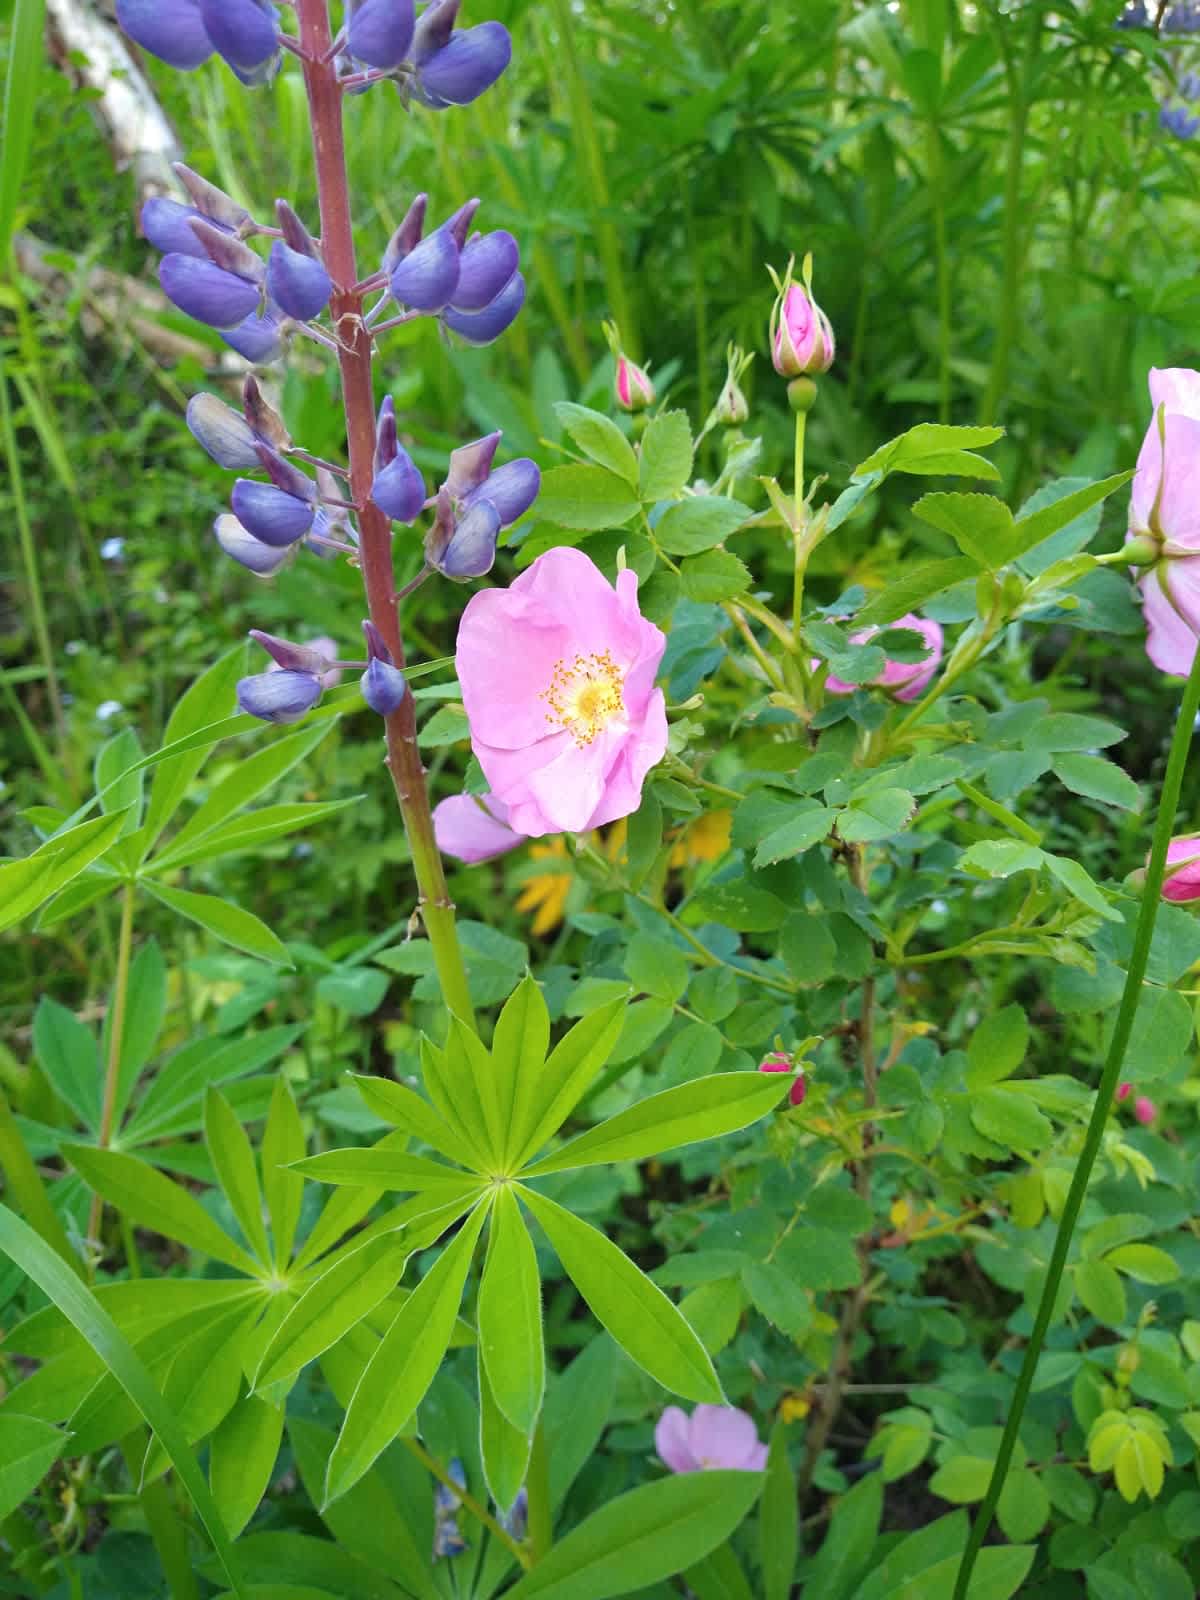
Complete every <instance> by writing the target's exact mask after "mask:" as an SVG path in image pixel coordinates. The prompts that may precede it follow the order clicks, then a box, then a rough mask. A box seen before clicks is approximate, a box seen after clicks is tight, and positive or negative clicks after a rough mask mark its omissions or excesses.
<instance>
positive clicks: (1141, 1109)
mask: <svg viewBox="0 0 1200 1600" xmlns="http://www.w3.org/2000/svg"><path fill="white" fill-rule="evenodd" d="M1133 1114H1134V1116H1135V1117H1136V1118H1137V1120H1138V1121H1139V1122H1140V1123H1141V1124H1142V1127H1143V1128H1145V1127H1148V1126H1149V1125H1150V1123H1152V1122H1153V1121H1154V1119H1155V1117H1157V1115H1158V1107H1157V1106H1156V1105H1155V1104H1154V1101H1153V1100H1151V1099H1150V1097H1149V1095H1145V1094H1140V1095H1138V1097H1137V1099H1136V1100H1135V1101H1134V1102H1133Z"/></svg>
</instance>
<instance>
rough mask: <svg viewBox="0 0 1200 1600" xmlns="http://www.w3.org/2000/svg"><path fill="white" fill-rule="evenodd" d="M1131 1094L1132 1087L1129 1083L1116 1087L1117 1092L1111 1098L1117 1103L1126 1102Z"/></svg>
mask: <svg viewBox="0 0 1200 1600" xmlns="http://www.w3.org/2000/svg"><path fill="white" fill-rule="evenodd" d="M1132 1093H1133V1085H1132V1084H1131V1083H1122V1084H1119V1085H1118V1086H1117V1092H1116V1094H1115V1095H1114V1096H1113V1099H1114V1100H1117V1101H1121V1100H1128V1099H1129V1096H1130V1095H1131V1094H1132Z"/></svg>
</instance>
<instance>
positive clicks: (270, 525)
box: [230, 445, 316, 547]
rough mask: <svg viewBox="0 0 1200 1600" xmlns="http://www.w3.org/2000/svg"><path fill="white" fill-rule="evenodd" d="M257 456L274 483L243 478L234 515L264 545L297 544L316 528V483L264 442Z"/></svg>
mask: <svg viewBox="0 0 1200 1600" xmlns="http://www.w3.org/2000/svg"><path fill="white" fill-rule="evenodd" d="M257 455H258V459H259V464H260V465H261V466H263V467H265V468H266V470H267V472H268V473H269V474H270V477H271V482H270V483H258V482H256V481H255V480H254V479H253V478H239V479H238V480H237V482H236V483H235V484H234V486H233V494H232V496H231V500H230V504H231V505H232V506H233V512H234V515H235V516H236V517H237V519H238V521H239V522H240V523H241V524H242V526H243V527H245V528H248V529H249V530H250V532H251V533H252V534H253V535H254V537H255V538H256V539H261V540H262V541H263V543H264V544H269V545H275V546H276V547H278V546H286V545H289V544H295V543H296V541H297V540H298V539H303V537H304V535H305V534H306V533H307V532H308V531H309V529H310V528H311V527H312V523H313V515H314V512H315V509H316V508H315V505H314V497H313V486H312V482H311V480H310V479H308V478H306V477H305V475H304V473H302V472H299V471H297V469H296V468H295V467H293V466H290V465H289V464H288V463H287V462H286V461H284V460H282V459H281V457H279V456H277V455H276V454H275V453H274V451H272V450H268V449H267V448H266V447H265V446H263V445H260V446H259V447H258V451H257Z"/></svg>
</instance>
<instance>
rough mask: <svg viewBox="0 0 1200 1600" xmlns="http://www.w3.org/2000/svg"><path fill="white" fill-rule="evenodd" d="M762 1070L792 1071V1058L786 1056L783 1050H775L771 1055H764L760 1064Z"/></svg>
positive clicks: (759, 1068)
mask: <svg viewBox="0 0 1200 1600" xmlns="http://www.w3.org/2000/svg"><path fill="white" fill-rule="evenodd" d="M758 1070H759V1071H760V1072H791V1071H793V1070H794V1069H793V1067H792V1058H791V1056H785V1055H784V1053H783V1051H782V1050H773V1051H772V1052H771V1054H770V1055H769V1056H764V1057H763V1058H762V1060H761V1061H760V1062H759V1064H758Z"/></svg>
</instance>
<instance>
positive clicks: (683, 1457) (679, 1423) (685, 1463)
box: [654, 1406, 700, 1472]
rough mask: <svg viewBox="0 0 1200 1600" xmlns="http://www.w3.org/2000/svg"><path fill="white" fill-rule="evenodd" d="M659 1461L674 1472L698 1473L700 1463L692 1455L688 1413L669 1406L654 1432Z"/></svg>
mask: <svg viewBox="0 0 1200 1600" xmlns="http://www.w3.org/2000/svg"><path fill="white" fill-rule="evenodd" d="M654 1448H655V1449H656V1450H657V1451H658V1459H659V1460H660V1461H661V1462H662V1463H663V1465H664V1466H667V1467H670V1469H671V1471H672V1472H697V1471H699V1468H700V1463H699V1462H698V1461H697V1460H696V1458H695V1456H694V1455H693V1454H692V1445H691V1426H690V1422H689V1419H688V1415H687V1412H686V1411H681V1410H680V1408H679V1407H678V1406H668V1407H667V1408H666V1410H665V1411H664V1412H663V1414H662V1416H661V1417H659V1419H658V1425H657V1427H656V1428H655V1430H654Z"/></svg>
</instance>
